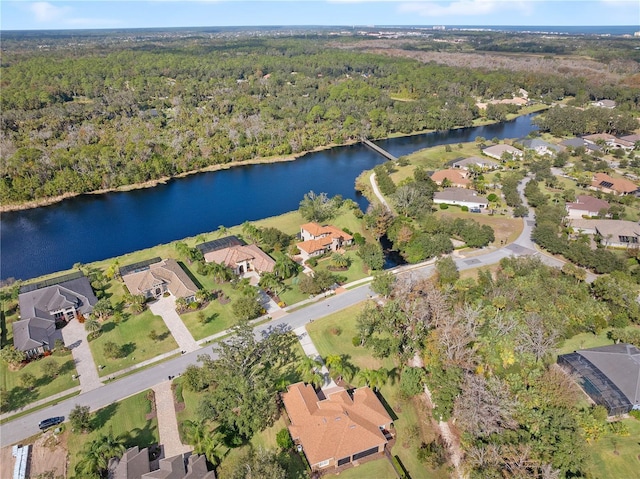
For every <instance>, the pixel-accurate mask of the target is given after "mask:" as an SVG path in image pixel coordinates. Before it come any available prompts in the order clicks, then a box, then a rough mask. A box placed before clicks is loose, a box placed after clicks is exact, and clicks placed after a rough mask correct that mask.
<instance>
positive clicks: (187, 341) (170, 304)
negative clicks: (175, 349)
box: [149, 295, 200, 353]
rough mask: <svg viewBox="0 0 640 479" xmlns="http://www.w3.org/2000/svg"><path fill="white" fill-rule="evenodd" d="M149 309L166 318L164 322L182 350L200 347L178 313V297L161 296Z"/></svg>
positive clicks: (187, 350)
mask: <svg viewBox="0 0 640 479" xmlns="http://www.w3.org/2000/svg"><path fill="white" fill-rule="evenodd" d="M149 309H150V310H151V312H152V313H153V314H155V315H158V316H160V317H161V318H162V319H163V320H164V324H166V325H167V328H169V331H170V332H171V335H172V336H173V339H175V340H176V343H178V346H179V347H180V350H181V351H186V352H188V353H190V352H191V351H195V350H196V349H199V348H200V346H199V345H198V343H197V342H196V340H195V339H193V336H191V333H190V332H189V330H188V329H187V327H186V326H185V325H184V323H183V322H182V319H181V318H180V316H179V315H178V313H176V298H175V297H174V296H173V295H172V296H167V297H166V298H165V297H161V298H159V299H158V300H156V301H154V302H153V303H151V304H150V305H149Z"/></svg>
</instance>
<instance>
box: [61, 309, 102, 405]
mask: <svg viewBox="0 0 640 479" xmlns="http://www.w3.org/2000/svg"><path fill="white" fill-rule="evenodd" d="M62 338H63V339H64V344H65V346H66V347H68V348H69V349H71V354H72V355H73V362H74V363H75V365H76V371H77V372H78V379H79V380H80V389H81V391H82V392H83V393H86V392H87V391H91V390H92V389H97V388H99V387H100V386H102V380H101V379H100V376H98V369H97V368H96V363H95V361H94V360H93V355H92V354H91V349H89V341H87V331H86V330H85V329H84V324H82V323H81V322H80V321H78V320H77V319H73V320H71V321H69V322H68V323H67V324H66V326H65V327H64V328H62Z"/></svg>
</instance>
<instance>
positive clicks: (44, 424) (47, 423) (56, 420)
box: [38, 416, 64, 431]
mask: <svg viewBox="0 0 640 479" xmlns="http://www.w3.org/2000/svg"><path fill="white" fill-rule="evenodd" d="M61 422H64V416H56V417H50V418H48V419H45V420H44V421H40V424H38V427H39V428H40V429H42V430H43V431H44V430H45V429H47V428H50V427H51V426H57V425H58V424H60V423H61Z"/></svg>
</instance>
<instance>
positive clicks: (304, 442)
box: [282, 382, 392, 470]
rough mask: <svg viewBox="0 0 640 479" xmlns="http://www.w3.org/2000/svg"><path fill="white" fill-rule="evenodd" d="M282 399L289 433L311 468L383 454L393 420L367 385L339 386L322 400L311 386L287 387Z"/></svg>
mask: <svg viewBox="0 0 640 479" xmlns="http://www.w3.org/2000/svg"><path fill="white" fill-rule="evenodd" d="M282 401H283V403H284V407H285V409H286V411H287V414H288V416H289V419H290V421H291V425H290V426H289V432H290V434H291V437H292V438H293V440H294V442H295V443H296V444H297V445H298V446H299V447H301V448H302V451H303V452H304V454H305V456H306V457H307V460H308V461H309V465H310V466H311V469H312V470H321V469H327V468H331V467H333V468H336V467H339V466H344V465H347V464H350V463H357V461H358V460H359V459H362V458H365V457H369V456H373V455H375V454H379V453H383V452H384V448H385V446H386V444H387V442H388V440H389V439H391V438H392V434H391V432H390V430H391V426H392V419H391V417H390V416H389V414H388V413H387V411H386V410H385V408H384V406H383V405H382V403H381V402H380V400H379V399H378V398H377V396H376V395H375V393H374V392H373V391H372V390H371V389H370V388H368V387H366V386H365V387H361V388H358V389H354V390H352V391H347V390H345V389H342V388H340V389H338V390H337V391H335V392H333V393H329V394H328V397H327V398H326V399H324V395H323V399H320V398H319V397H318V395H317V394H316V392H315V390H314V389H313V387H312V386H311V385H308V384H306V385H305V384H304V383H302V382H300V383H296V384H292V385H290V386H288V387H287V392H286V393H283V394H282Z"/></svg>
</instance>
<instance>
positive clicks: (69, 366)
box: [0, 353, 79, 412]
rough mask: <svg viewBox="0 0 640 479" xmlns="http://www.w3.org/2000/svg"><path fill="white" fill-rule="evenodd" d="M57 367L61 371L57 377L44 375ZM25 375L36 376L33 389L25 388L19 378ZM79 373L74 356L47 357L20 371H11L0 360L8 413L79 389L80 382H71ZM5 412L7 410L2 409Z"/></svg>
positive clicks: (0, 380)
mask: <svg viewBox="0 0 640 479" xmlns="http://www.w3.org/2000/svg"><path fill="white" fill-rule="evenodd" d="M53 364H55V365H56V367H57V368H59V370H60V372H59V373H58V375H57V376H55V377H54V378H49V377H47V376H46V375H45V372H46V371H49V370H51V369H52V365H53ZM25 374H33V376H35V377H36V385H35V387H34V388H33V390H29V389H27V388H25V387H24V386H23V385H22V383H21V380H20V378H21V377H23V376H24V375H25ZM75 374H77V371H76V367H75V364H74V362H73V356H71V353H69V354H67V355H65V356H53V355H52V356H46V357H43V358H40V359H38V360H36V361H32V362H30V363H29V364H27V365H26V366H24V367H23V368H21V369H19V370H18V371H11V370H9V367H8V366H7V364H6V363H5V362H4V361H0V385H1V386H2V388H3V392H2V394H5V395H6V400H7V402H8V406H7V411H14V410H16V409H19V408H21V407H23V406H26V405H27V404H30V403H32V402H35V401H39V400H41V399H45V398H48V397H49V396H53V395H54V394H58V393H60V392H62V391H66V390H67V389H71V388H73V387H75V386H78V385H79V383H78V381H74V380H73V379H71V376H72V375H75ZM3 412H4V410H3Z"/></svg>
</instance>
